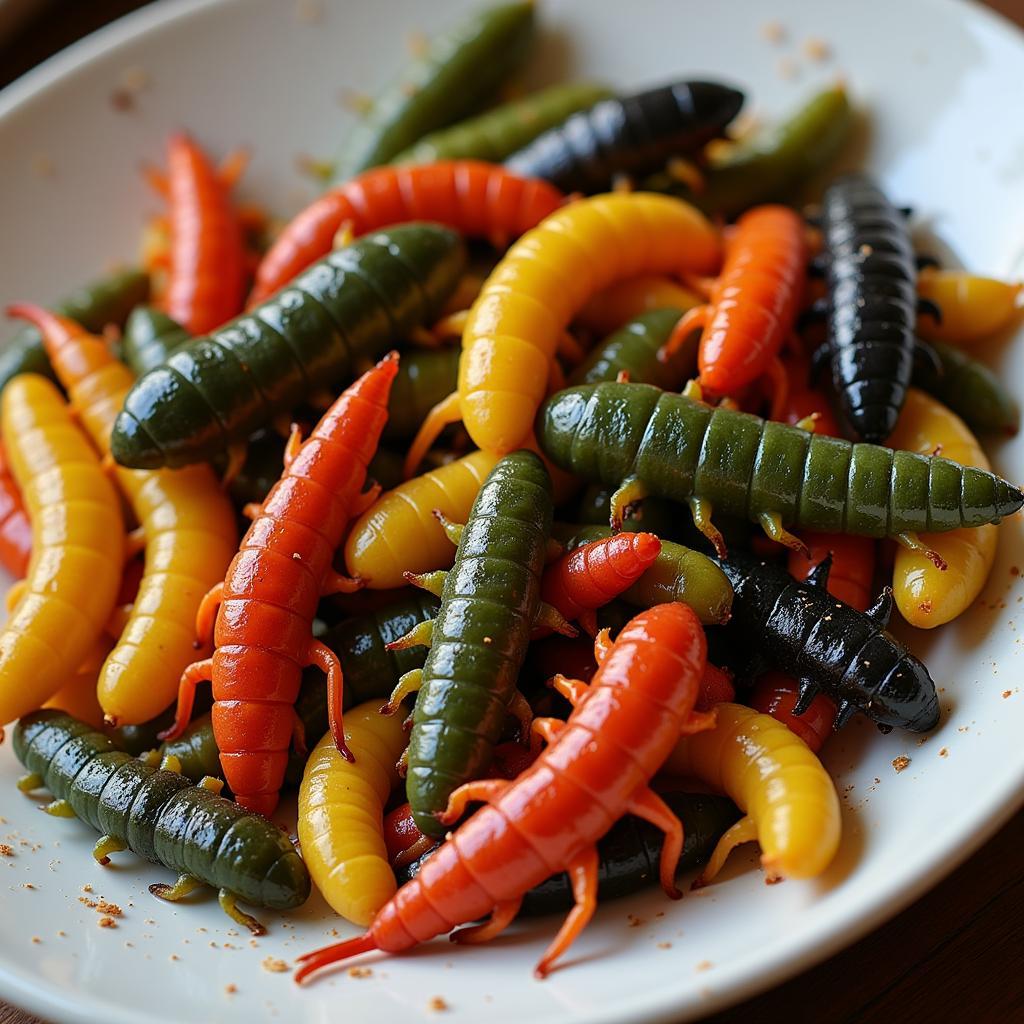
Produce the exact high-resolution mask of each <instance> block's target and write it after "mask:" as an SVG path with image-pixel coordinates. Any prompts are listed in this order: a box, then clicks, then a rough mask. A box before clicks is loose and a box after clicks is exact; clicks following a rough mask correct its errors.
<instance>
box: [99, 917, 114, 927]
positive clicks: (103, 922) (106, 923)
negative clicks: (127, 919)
mask: <svg viewBox="0 0 1024 1024" xmlns="http://www.w3.org/2000/svg"><path fill="white" fill-rule="evenodd" d="M97 923H98V924H99V926H100V927H101V928H116V927H117V922H116V921H115V920H114V919H113V918H112V917H101V918H100V919H99V921H98V922H97Z"/></svg>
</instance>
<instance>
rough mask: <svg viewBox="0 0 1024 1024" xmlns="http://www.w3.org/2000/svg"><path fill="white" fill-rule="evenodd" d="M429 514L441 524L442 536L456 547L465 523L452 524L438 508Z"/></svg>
mask: <svg viewBox="0 0 1024 1024" xmlns="http://www.w3.org/2000/svg"><path fill="white" fill-rule="evenodd" d="M430 514H431V515H432V516H433V517H434V518H435V519H436V520H437V521H438V522H439V523H440V524H441V529H442V530H444V535H445V536H446V537H447V538H448V539H449V540H450V541H451V542H452V543H453V544H454V545H455V546H456V547H458V546H459V541H460V540H462V531H463V530H465V528H466V526H465V523H453V522H452V521H451V520H450V519H449V518H448V517H447V516H446V515H445V514H444V513H443V512H442V511H441V510H440V509H439V508H435V509H433V510H432V511H431V513H430Z"/></svg>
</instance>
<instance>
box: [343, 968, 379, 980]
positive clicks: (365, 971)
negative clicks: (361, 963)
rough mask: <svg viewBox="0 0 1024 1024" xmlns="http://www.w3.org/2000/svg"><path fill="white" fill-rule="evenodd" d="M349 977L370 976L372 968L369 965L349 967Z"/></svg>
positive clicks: (371, 975)
mask: <svg viewBox="0 0 1024 1024" xmlns="http://www.w3.org/2000/svg"><path fill="white" fill-rule="evenodd" d="M348 976H349V977H350V978H372V977H373V969H372V968H370V967H350V968H349V969H348Z"/></svg>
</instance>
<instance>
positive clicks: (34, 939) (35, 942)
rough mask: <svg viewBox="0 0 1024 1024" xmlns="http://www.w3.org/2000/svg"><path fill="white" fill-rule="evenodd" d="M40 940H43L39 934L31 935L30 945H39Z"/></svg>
mask: <svg viewBox="0 0 1024 1024" xmlns="http://www.w3.org/2000/svg"><path fill="white" fill-rule="evenodd" d="M42 941H43V940H42V939H41V938H39V936H38V935H33V936H32V945H33V946H39V945H41V944H42Z"/></svg>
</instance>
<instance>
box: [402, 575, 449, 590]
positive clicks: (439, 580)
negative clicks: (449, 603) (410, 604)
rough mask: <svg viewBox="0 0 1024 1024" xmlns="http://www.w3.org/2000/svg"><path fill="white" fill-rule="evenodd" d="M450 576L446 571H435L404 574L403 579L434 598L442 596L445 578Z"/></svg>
mask: <svg viewBox="0 0 1024 1024" xmlns="http://www.w3.org/2000/svg"><path fill="white" fill-rule="evenodd" d="M447 575H448V574H447V573H446V572H445V570H444V569H435V570H434V571H433V572H404V573H402V577H403V578H404V579H405V582H406V583H408V584H409V585H410V586H413V587H419V588H420V590H425V591H426V592H427V593H428V594H433V595H434V597H440V596H441V588H442V587H443V586H444V578H445V576H447Z"/></svg>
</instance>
